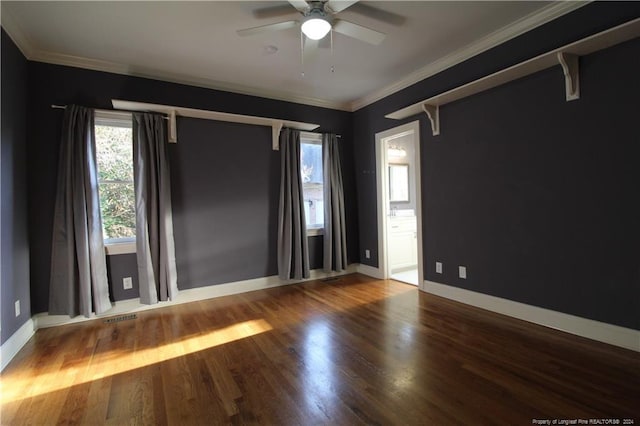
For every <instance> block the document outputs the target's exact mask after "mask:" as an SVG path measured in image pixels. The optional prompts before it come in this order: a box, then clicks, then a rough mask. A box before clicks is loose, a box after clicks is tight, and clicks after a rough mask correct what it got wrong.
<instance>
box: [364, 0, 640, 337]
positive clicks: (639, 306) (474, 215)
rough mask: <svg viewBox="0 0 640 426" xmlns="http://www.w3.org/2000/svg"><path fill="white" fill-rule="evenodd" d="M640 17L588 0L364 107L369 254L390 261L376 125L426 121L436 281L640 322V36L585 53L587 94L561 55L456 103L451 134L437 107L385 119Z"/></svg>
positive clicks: (430, 247)
mask: <svg viewBox="0 0 640 426" xmlns="http://www.w3.org/2000/svg"><path fill="white" fill-rule="evenodd" d="M637 16H640V4H639V3H624V4H621V3H617V4H615V3H613V4H612V3H595V4H590V5H587V6H585V7H583V8H581V9H579V10H577V11H576V12H574V13H572V14H570V15H567V16H565V17H562V18H560V19H558V20H556V21H553V22H551V23H549V24H547V25H545V26H543V27H540V28H538V29H536V30H534V31H532V32H530V33H527V34H525V35H523V36H521V37H518V38H516V39H513V40H511V41H510V42H508V43H505V44H503V45H501V46H499V47H497V48H495V49H492V50H490V51H488V52H485V53H483V54H481V55H478V56H476V57H474V58H472V59H470V60H468V61H466V62H464V63H462V64H460V65H458V66H455V67H453V68H451V69H449V70H447V71H444V72H442V73H440V74H438V75H435V76H433V77H432V78H429V79H427V80H424V81H422V82H420V83H417V84H415V85H414V86H412V87H410V88H407V89H405V90H403V91H401V92H399V93H397V94H394V95H392V96H390V97H388V98H386V99H383V100H381V101H379V102H377V103H375V104H373V105H371V106H369V107H366V108H364V109H362V110H359V111H357V112H356V113H355V114H354V141H355V145H356V152H358V155H357V156H356V168H357V181H358V195H359V199H358V202H359V210H358V211H359V219H360V250H361V252H364V250H366V249H370V250H371V252H372V259H371V261H368V260H365V259H364V256H361V258H362V259H363V263H368V264H370V265H371V266H377V255H378V254H377V250H376V249H377V227H376V215H375V209H374V208H373V206H375V204H376V192H375V191H376V189H375V188H376V186H375V185H376V181H375V172H373V171H374V170H375V153H374V138H375V133H376V132H380V131H382V130H386V129H389V128H392V127H395V126H398V125H400V124H402V123H403V122H407V121H412V120H416V119H419V120H420V124H421V130H420V131H421V154H422V159H421V169H422V181H421V182H422V190H423V194H422V196H423V198H422V200H423V214H424V217H423V229H424V247H423V248H424V261H425V278H426V279H428V280H432V281H436V282H441V283H445V284H449V285H452V286H456V287H461V288H466V289H469V290H473V291H478V292H481V293H485V294H490V295H494V296H499V297H503V298H507V299H510V300H515V301H519V302H523V303H528V304H532V305H535V306H541V307H544V308H549V309H553V310H556V311H560V312H566V313H569V314H574V315H578V316H581V317H586V318H591V319H595V320H599V321H604V322H607V323H611V324H617V325H621V326H625V327H629V328H634V329H640V316H639V315H638V312H640V262H639V261H638V259H640V245H639V244H638V241H640V220H639V219H638V218H640V199H639V197H638V196H637V194H638V189H637V188H638V182H640V167H638V159H639V158H640V132H639V131H638V126H637V117H638V112H639V111H640V110H639V109H638V106H637V99H638V98H639V96H640V84H639V83H638V78H637V77H638V75H640V61H638V60H636V59H635V58H638V57H640V40H638V39H637V40H635V41H632V42H628V43H625V44H623V45H619V46H617V47H614V48H611V49H608V50H605V51H602V52H598V53H595V54H593V55H589V56H586V57H583V58H581V59H580V65H581V69H580V79H581V80H580V84H581V91H582V94H581V99H580V100H577V101H573V102H566V101H565V100H564V96H565V95H564V78H563V74H562V70H561V68H560V67H559V66H558V67H555V68H553V69H549V70H546V71H543V72H540V73H537V74H534V75H531V76H528V77H525V78H522V79H520V80H517V81H514V82H511V83H509V84H506V85H503V86H500V87H498V88H496V89H493V90H490V91H487V92H484V93H481V94H478V95H475V96H472V97H469V98H466V99H463V100H460V101H458V102H455V103H452V104H449V105H446V106H444V107H442V108H441V109H440V132H441V134H440V136H437V137H433V136H432V135H431V128H430V125H429V122H428V119H427V118H426V116H425V115H421V116H417V117H413V118H411V119H407V120H405V121H402V122H398V121H393V120H387V119H384V115H385V114H388V113H390V112H393V111H395V110H397V109H399V108H402V107H404V106H406V105H409V104H412V103H415V102H417V101H420V100H421V99H425V98H428V97H430V96H432V95H435V94H437V93H439V92H442V91H445V90H447V89H449V88H452V87H456V86H458V85H461V84H464V83H466V82H469V81H472V80H474V79H476V78H478V77H481V76H483V75H487V74H490V73H491V72H494V71H496V70H499V69H502V68H505V67H507V66H510V65H512V64H514V63H517V62H519V61H522V60H524V59H527V58H529V57H533V56H535V55H537V54H540V53H544V52H546V51H549V50H552V49H554V48H557V47H560V46H562V45H564V44H567V43H569V42H571V41H575V40H577V39H580V38H583V37H585V36H587V35H589V34H592V33H595V32H598V31H601V30H603V29H606V28H608V27H611V26H614V25H616V24H619V23H622V22H625V21H627V20H630V19H631V18H635V17H637ZM365 206H366V207H368V208H365ZM435 261H441V262H443V263H444V274H442V275H440V274H436V273H435ZM458 265H465V266H467V274H468V279H466V280H462V279H459V278H458V277H457V267H458Z"/></svg>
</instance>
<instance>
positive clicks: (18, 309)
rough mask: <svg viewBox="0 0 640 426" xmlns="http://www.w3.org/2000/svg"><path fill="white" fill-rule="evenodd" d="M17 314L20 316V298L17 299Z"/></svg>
mask: <svg viewBox="0 0 640 426" xmlns="http://www.w3.org/2000/svg"><path fill="white" fill-rule="evenodd" d="M16 316H17V317H18V316H20V300H16Z"/></svg>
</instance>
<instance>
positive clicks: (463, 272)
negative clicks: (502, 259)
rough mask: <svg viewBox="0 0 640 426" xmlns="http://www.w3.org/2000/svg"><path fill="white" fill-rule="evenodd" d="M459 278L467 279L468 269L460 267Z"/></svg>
mask: <svg viewBox="0 0 640 426" xmlns="http://www.w3.org/2000/svg"><path fill="white" fill-rule="evenodd" d="M458 276H459V277H460V278H462V279H467V267H466V266H458Z"/></svg>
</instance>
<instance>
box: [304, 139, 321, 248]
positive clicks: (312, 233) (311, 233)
mask: <svg viewBox="0 0 640 426" xmlns="http://www.w3.org/2000/svg"><path fill="white" fill-rule="evenodd" d="M303 143H305V144H313V145H320V146H322V134H320V133H312V132H300V144H303ZM322 167H323V168H324V164H323V165H322ZM322 175H323V179H322V188H323V192H324V184H325V182H324V170H323V171H322ZM323 196H324V195H323ZM305 226H306V220H305ZM323 234H324V222H323V224H322V226H321V227H312V228H307V236H308V237H312V236H315V235H323Z"/></svg>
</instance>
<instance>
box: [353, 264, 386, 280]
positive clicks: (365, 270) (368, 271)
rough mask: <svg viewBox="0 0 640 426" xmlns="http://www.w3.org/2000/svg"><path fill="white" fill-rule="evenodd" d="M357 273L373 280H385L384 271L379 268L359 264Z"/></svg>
mask: <svg viewBox="0 0 640 426" xmlns="http://www.w3.org/2000/svg"><path fill="white" fill-rule="evenodd" d="M357 271H358V272H359V273H360V274H363V275H367V276H370V277H373V278H378V279H379V280H381V279H383V278H384V277H383V276H382V271H381V270H380V269H379V268H374V267H373V266H369V265H363V264H362V263H360V264H358V268H357Z"/></svg>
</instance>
